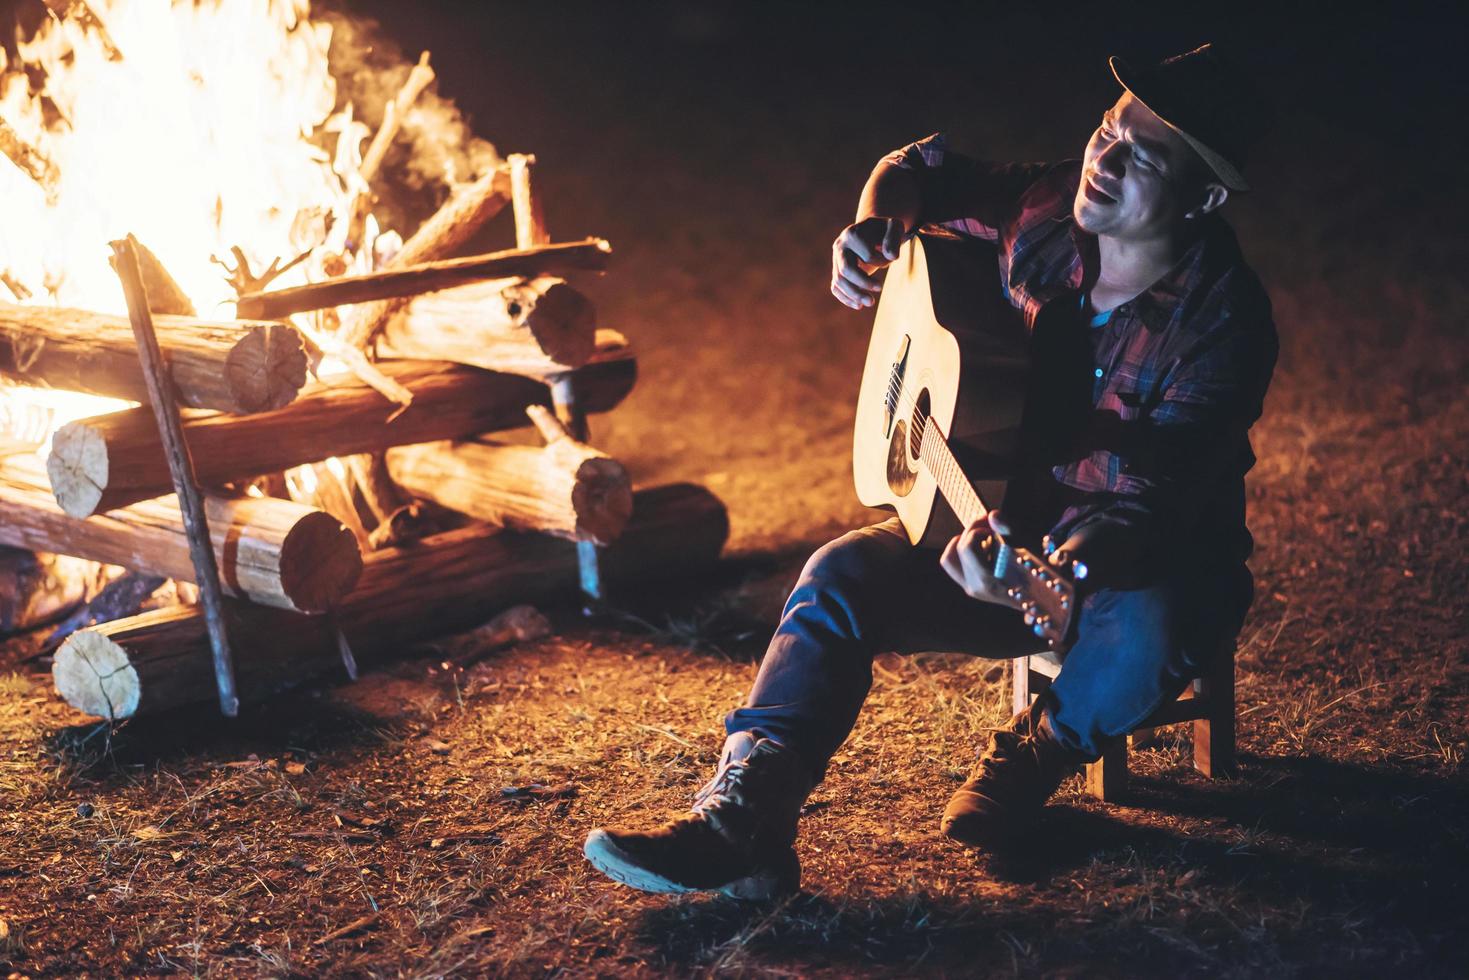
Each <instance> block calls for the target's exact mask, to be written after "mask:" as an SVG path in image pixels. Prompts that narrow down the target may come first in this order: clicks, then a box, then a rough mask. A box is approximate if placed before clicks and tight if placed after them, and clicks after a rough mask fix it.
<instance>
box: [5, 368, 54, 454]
mask: <svg viewBox="0 0 1469 980" xmlns="http://www.w3.org/2000/svg"><path fill="white" fill-rule="evenodd" d="M8 389H9V390H8ZM12 391H13V389H11V388H10V386H9V385H7V384H5V383H4V382H0V457H3V456H14V455H15V454H16V453H33V452H35V451H36V450H38V449H40V448H41V447H42V446H44V445H45V444H46V440H47V439H48V438H50V435H51V428H52V422H53V420H54V419H55V417H56V413H55V411H53V410H52V409H50V408H47V407H46V406H44V405H37V404H35V403H33V402H28V401H24V400H22V399H19V398H16V397H14V395H13V394H12Z"/></svg>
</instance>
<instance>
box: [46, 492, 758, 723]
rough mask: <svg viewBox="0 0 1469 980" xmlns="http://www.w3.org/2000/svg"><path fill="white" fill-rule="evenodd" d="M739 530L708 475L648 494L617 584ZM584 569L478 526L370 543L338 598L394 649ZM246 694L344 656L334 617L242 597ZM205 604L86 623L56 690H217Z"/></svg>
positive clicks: (612, 552)
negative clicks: (372, 547) (355, 581)
mask: <svg viewBox="0 0 1469 980" xmlns="http://www.w3.org/2000/svg"><path fill="white" fill-rule="evenodd" d="M728 534H729V519H728V516H727V514H726V513H725V510H724V506H723V505H722V504H721V503H720V502H719V500H718V498H716V497H714V496H713V495H712V494H711V493H709V491H707V490H705V489H704V488H703V487H697V486H691V485H688V484H676V485H672V486H666V487H658V488H654V489H649V490H642V491H639V492H638V493H637V494H636V503H635V507H634V510H633V517H632V520H631V521H630V522H629V523H628V526H627V530H626V531H625V532H624V533H623V535H622V537H621V538H619V539H618V541H617V543H616V544H614V545H612V547H610V548H608V549H607V550H606V551H604V552H602V557H603V559H604V560H605V567H606V570H607V572H608V575H609V578H610V581H611V582H612V583H613V584H614V585H616V584H618V583H621V584H623V585H628V584H631V583H633V582H638V583H639V584H642V582H643V581H644V580H647V579H658V578H675V577H682V578H687V577H688V576H689V575H691V574H694V573H697V572H699V571H701V570H703V569H705V568H707V567H708V566H710V565H711V564H713V563H714V562H715V561H716V560H717V559H718V556H719V552H720V549H721V548H722V547H723V546H724V541H725V539H726V537H727V536H728ZM577 578H578V570H577V556H576V547H575V546H574V545H573V544H571V543H570V542H567V541H562V540H559V539H557V538H553V537H549V536H546V535H538V534H522V533H517V532H513V531H504V532H499V533H497V532H496V531H495V529H493V528H491V527H488V526H487V525H473V526H470V527H466V528H461V529H459V530H455V531H448V532H445V533H443V534H439V535H435V536H433V537H431V538H425V539H423V540H422V541H419V542H417V543H415V544H413V545H411V546H408V547H403V548H388V549H384V550H382V551H378V552H374V553H373V554H370V555H368V556H367V559H366V564H365V567H364V569H363V574H362V580H361V582H360V583H359V585H358V587H357V589H355V590H354V591H353V592H352V594H351V595H350V596H348V597H347V598H346V599H345V600H344V601H343V602H342V604H341V605H340V606H339V607H338V609H337V610H336V614H335V616H334V617H333V618H334V619H335V620H336V621H337V623H338V624H340V626H341V628H342V630H343V632H344V633H345V635H346V637H347V639H348V641H349V642H350V643H351V646H352V649H353V650H354V651H355V652H356V654H357V656H358V657H360V658H363V659H368V658H373V659H385V658H386V657H388V656H392V655H393V654H394V653H398V652H401V651H402V650H403V649H404V648H405V647H406V646H407V645H408V644H410V643H413V642H415V641H418V640H423V639H428V638H430V637H433V636H441V635H444V634H448V633H453V632H456V631H458V630H462V629H466V628H469V627H472V626H475V625H478V624H479V623H481V622H483V621H484V619H485V616H486V615H487V614H488V613H489V611H490V610H493V609H497V608H504V607H506V606H510V605H514V604H516V603H519V602H528V601H534V600H536V599H540V598H544V597H546V596H554V595H556V594H567V593H570V592H571V591H572V590H574V589H575V587H576V583H577ZM230 630H231V636H233V637H235V638H236V644H237V646H238V647H239V649H240V651H241V653H240V657H239V662H238V669H239V683H240V691H241V695H242V697H244V698H247V699H252V698H253V699H259V698H262V697H265V696H267V695H269V694H270V693H272V692H274V691H276V690H279V689H281V688H284V687H288V686H290V685H291V684H293V683H297V682H299V681H301V680H305V679H308V678H310V677H312V676H315V675H318V674H321V673H324V672H326V671H328V670H330V669H332V667H333V666H334V665H335V664H337V663H339V662H340V659H339V656H338V653H337V646H336V637H335V634H334V632H333V631H332V629H331V624H330V623H328V622H326V621H325V617H303V616H296V615H292V614H289V613H283V612H279V611H277V610H272V609H264V608H261V607H259V606H249V605H246V604H243V603H232V604H231V618H230ZM206 652H207V642H206V639H205V636H204V622H203V617H202V615H201V614H200V613H199V612H198V610H196V609H192V608H187V607H173V608H171V609H162V610H156V611H153V612H149V613H144V614H142V615H139V616H133V617H130V618H128V619H124V620H118V621H116V622H112V623H105V624H102V625H99V626H96V627H94V628H92V629H89V630H84V631H82V632H80V633H76V634H73V635H72V637H71V638H70V639H68V640H67V642H66V644H64V645H63V646H62V647H61V649H60V650H58V651H57V653H56V657H55V660H54V661H53V667H52V675H53V677H54V679H55V682H56V689H57V691H58V692H59V693H60V694H61V696H62V697H63V698H65V699H66V701H67V702H68V703H69V704H71V705H72V706H73V707H75V708H77V709H78V710H80V711H83V712H86V713H87V714H90V715H97V716H100V717H102V718H109V719H122V718H128V717H132V716H133V715H137V714H144V713H147V712H150V711H159V710H164V709H167V708H172V707H177V706H180V705H185V704H193V703H198V702H202V701H207V700H209V699H210V698H212V697H213V696H214V690H213V677H212V675H211V673H210V670H209V659H208V657H207V655H206Z"/></svg>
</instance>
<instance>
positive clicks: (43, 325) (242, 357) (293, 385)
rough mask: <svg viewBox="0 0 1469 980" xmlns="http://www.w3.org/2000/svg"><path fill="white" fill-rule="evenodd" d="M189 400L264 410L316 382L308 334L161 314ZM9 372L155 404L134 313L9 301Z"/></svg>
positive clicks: (3, 338) (160, 325)
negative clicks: (309, 365)
mask: <svg viewBox="0 0 1469 980" xmlns="http://www.w3.org/2000/svg"><path fill="white" fill-rule="evenodd" d="M155 326H156V328H157V331H158V341H159V345H160V346H161V347H162V349H163V354H164V358H165V360H167V362H168V366H169V372H170V374H172V376H173V383H174V386H175V387H176V388H177V389H178V393H179V400H180V402H181V403H182V404H183V405H186V406H188V407H190V408H212V409H217V410H219V411H225V412H263V411H267V410H269V409H273V408H280V407H281V406H282V405H287V404H290V402H291V401H292V400H293V399H294V398H295V397H296V393H297V392H298V391H299V390H300V388H301V386H302V385H303V384H305V383H306V354H305V352H304V350H303V349H302V346H301V335H300V333H298V332H297V331H296V330H295V329H294V328H293V327H290V326H288V325H287V324H284V323H271V322H241V323H220V322H211V321H207V320H196V319H192V318H187V317H177V316H160V317H158V319H157V321H156V324H155ZM0 374H4V375H7V376H9V377H11V378H14V379H15V380H17V381H21V382H24V383H26V384H34V385H40V386H43V387H47V388H66V389H68V390H71V391H84V392H88V393H91V394H94V395H106V396H108V397H111V398H126V399H130V400H132V401H138V402H141V401H146V400H147V397H148V389H147V386H146V385H145V383H144V381H143V370H142V367H141V366H140V365H139V364H138V351H137V345H136V343H135V342H134V340H133V329H132V326H131V325H130V324H129V323H128V320H127V318H126V317H121V316H110V315H108V314H104V313H93V312H91V311H90V310H74V309H65V308H51V307H39V306H16V305H14V304H11V303H0Z"/></svg>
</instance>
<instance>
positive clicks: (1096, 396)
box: [884, 134, 1277, 580]
mask: <svg viewBox="0 0 1469 980" xmlns="http://www.w3.org/2000/svg"><path fill="white" fill-rule="evenodd" d="M884 162H885V163H886V164H888V165H891V166H897V167H901V168H903V169H906V170H909V171H911V172H913V173H914V174H915V175H916V176H917V178H918V181H919V192H920V201H921V211H920V215H919V219H920V224H927V225H934V224H936V225H941V226H943V227H944V228H946V229H948V230H949V231H950V232H953V233H957V234H959V235H961V236H969V237H976V238H982V239H985V240H986V241H990V242H993V243H995V244H996V245H997V246H998V250H999V278H1000V286H1001V288H1002V289H1003V290H1004V291H1005V292H1006V294H1007V295H1008V297H1009V299H1010V302H1011V303H1012V304H1013V305H1014V306H1015V307H1016V309H1018V310H1019V311H1020V312H1021V313H1022V314H1023V317H1024V320H1025V323H1026V325H1027V327H1028V328H1029V329H1030V330H1031V333H1032V345H1033V348H1034V353H1035V363H1036V369H1037V372H1038V376H1039V377H1040V378H1041V379H1042V383H1043V385H1045V386H1047V388H1049V389H1051V390H1054V389H1055V388H1056V387H1057V386H1058V385H1057V384H1054V383H1053V382H1058V381H1059V379H1057V378H1055V377H1054V372H1056V371H1065V372H1067V377H1069V378H1073V379H1075V378H1078V377H1079V376H1081V374H1082V372H1085V373H1086V374H1087V375H1090V377H1089V378H1083V380H1081V381H1079V382H1078V383H1076V384H1074V385H1072V389H1073V391H1074V392H1075V393H1076V394H1075V395H1074V398H1073V401H1074V402H1075V403H1076V408H1077V411H1076V412H1075V413H1074V414H1070V415H1066V414H1064V413H1063V418H1064V419H1068V420H1069V421H1067V422H1065V423H1064V424H1062V425H1061V426H1060V428H1059V429H1058V431H1057V432H1055V433H1052V436H1051V437H1050V439H1049V443H1050V444H1049V445H1048V446H1047V447H1046V448H1045V449H1044V450H1043V453H1044V458H1043V459H1042V460H1041V465H1040V466H1039V467H1038V473H1039V479H1037V480H1036V481H1035V483H1034V485H1032V486H1029V487H1028V488H1027V490H1026V493H1025V495H1026V496H1027V497H1029V498H1032V499H1031V501H1030V502H1031V503H1037V502H1038V503H1037V506H1038V510H1037V511H1036V514H1037V515H1043V516H1041V517H1039V519H1038V520H1037V522H1036V524H1035V525H1034V526H1035V527H1036V529H1037V530H1038V529H1040V528H1046V527H1049V528H1050V533H1051V535H1052V537H1053V538H1054V539H1055V540H1056V541H1057V543H1060V542H1062V541H1065V540H1066V538H1067V537H1069V536H1070V535H1071V534H1072V533H1074V532H1076V531H1078V530H1080V529H1081V528H1083V527H1090V526H1091V525H1093V524H1096V523H1099V522H1105V523H1107V524H1109V525H1110V527H1108V528H1099V529H1096V530H1097V531H1101V532H1102V533H1101V534H1099V535H1098V539H1099V540H1102V541H1107V542H1112V546H1115V547H1116V548H1117V551H1116V552H1115V553H1116V554H1120V555H1127V556H1129V559H1128V560H1127V561H1126V562H1125V564H1128V565H1130V566H1132V567H1129V568H1126V569H1120V568H1119V569H1109V570H1108V578H1109V579H1110V578H1114V575H1113V574H1112V573H1114V572H1115V573H1116V575H1115V577H1116V578H1117V579H1118V580H1126V579H1127V578H1129V577H1133V576H1134V574H1135V573H1140V572H1141V571H1142V569H1143V568H1144V567H1145V565H1144V564H1142V563H1152V562H1157V561H1162V562H1165V563H1168V564H1173V563H1172V562H1170V561H1169V559H1170V558H1178V559H1187V560H1188V561H1189V562H1190V563H1192V564H1200V563H1205V562H1207V563H1209V564H1211V565H1212V564H1214V562H1215V561H1220V562H1231V563H1237V562H1242V561H1243V560H1244V559H1245V558H1246V557H1248V555H1249V554H1250V552H1251V550H1252V548H1253V540H1252V539H1251V537H1250V534H1249V532H1248V530H1246V528H1245V489H1244V475H1245V473H1246V471H1248V470H1249V469H1250V467H1251V466H1253V465H1254V463H1255V456H1254V453H1253V452H1252V451H1251V449H1250V441H1249V436H1248V432H1249V428H1250V425H1251V424H1252V423H1253V422H1254V421H1255V419H1257V418H1259V416H1260V411H1261V405H1262V402H1263V400H1264V397H1265V390H1266V388H1267V386H1268V385H1269V383H1270V375H1271V373H1272V371H1273V369H1274V366H1275V359H1276V353H1277V340H1276V334H1275V324H1274V322H1273V320H1272V319H1271V311H1270V301H1269V298H1268V297H1267V296H1266V294H1265V291H1264V289H1263V287H1262V286H1261V285H1260V282H1259V280H1258V279H1257V278H1256V277H1255V275H1254V273H1253V272H1252V271H1251V270H1250V268H1249V266H1248V265H1246V264H1245V261H1244V257H1243V256H1242V254H1241V253H1240V250H1239V245H1238V243H1237V242H1236V241H1235V237H1234V233H1233V232H1232V231H1231V230H1230V229H1229V227H1228V225H1226V224H1225V223H1224V221H1223V220H1222V219H1221V218H1219V217H1218V216H1217V215H1210V216H1209V217H1207V218H1205V219H1203V221H1202V222H1201V224H1202V227H1201V228H1200V233H1199V235H1198V237H1197V239H1196V240H1195V241H1194V242H1193V244H1192V245H1191V246H1190V247H1189V248H1188V249H1187V250H1186V251H1185V252H1184V254H1183V256H1182V257H1181V258H1180V259H1179V260H1178V262H1177V263H1176V264H1175V265H1174V267H1173V268H1172V269H1171V270H1170V271H1169V272H1168V273H1167V274H1166V275H1164V276H1163V277H1162V278H1161V279H1159V280H1158V281H1157V282H1156V283H1154V284H1153V285H1152V286H1151V287H1150V288H1148V289H1147V290H1145V291H1144V292H1142V293H1141V294H1139V295H1138V296H1136V297H1135V298H1133V299H1132V300H1130V301H1128V302H1126V303H1123V304H1122V305H1120V306H1118V307H1117V308H1116V309H1114V310H1113V311H1112V315H1111V318H1110V319H1109V320H1108V321H1107V322H1106V324H1105V325H1103V326H1100V327H1090V326H1089V324H1088V323H1087V321H1086V319H1085V318H1084V317H1083V315H1082V313H1081V309H1082V305H1081V304H1082V301H1083V297H1084V296H1085V295H1086V292H1087V291H1088V290H1089V289H1090V288H1091V285H1092V283H1093V282H1095V281H1096V277H1097V269H1098V259H1097V240H1096V236H1094V235H1091V234H1089V233H1087V232H1084V231H1082V230H1081V229H1080V228H1079V227H1078V226H1077V224H1076V222H1075V221H1074V220H1073V219H1072V216H1071V208H1072V202H1073V199H1074V198H1075V195H1076V189H1077V186H1078V184H1079V182H1080V179H1081V161H1079V160H1069V161H1065V162H1062V163H1056V164H1003V165H1001V164H988V163H981V162H979V161H976V160H972V159H969V158H966V157H963V156H960V155H959V154H955V153H949V152H946V149H945V146H944V139H943V136H942V134H935V135H933V136H930V137H928V138H927V139H925V140H920V141H919V142H917V143H913V144H910V145H909V146H906V147H904V148H902V149H901V150H896V151H894V152H893V153H891V154H889V155H888V156H887V157H886V158H884ZM1045 337H1049V338H1052V339H1051V340H1048V341H1046V342H1045V343H1043V342H1042V341H1043V338H1045ZM1068 351H1070V352H1071V356H1069V357H1068V356H1067V353H1066V352H1068ZM1087 381H1089V382H1090V384H1087V383H1086V382H1087ZM1087 388H1089V389H1090V390H1089V392H1086V391H1084V389H1087ZM1011 496H1015V495H1014V494H1012V495H1011ZM1006 508H1007V510H1008V509H1011V508H1012V503H1011V500H1010V499H1009V498H1007V500H1006ZM1108 550H1110V547H1109V549H1108ZM1092 564H1093V566H1094V567H1096V566H1098V564H1099V562H1098V561H1096V560H1095V559H1094V560H1093V561H1092ZM1098 570H1099V571H1100V570H1101V569H1098Z"/></svg>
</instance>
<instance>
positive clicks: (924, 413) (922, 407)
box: [908, 388, 932, 463]
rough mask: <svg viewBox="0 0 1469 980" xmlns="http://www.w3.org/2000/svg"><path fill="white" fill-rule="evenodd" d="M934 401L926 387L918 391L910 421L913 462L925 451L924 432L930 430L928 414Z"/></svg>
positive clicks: (909, 440)
mask: <svg viewBox="0 0 1469 980" xmlns="http://www.w3.org/2000/svg"><path fill="white" fill-rule="evenodd" d="M931 406H932V401H931V400H930V399H929V397H928V389H927V388H924V389H923V390H922V391H920V392H919V393H918V398H917V399H916V400H915V401H914V404H913V415H912V417H911V418H910V419H909V422H908V432H909V438H908V451H909V452H910V453H911V454H912V455H913V462H915V463H916V462H918V458H919V456H920V455H921V454H922V452H923V433H924V432H926V431H927V430H928V414H929V409H930V407H931Z"/></svg>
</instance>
